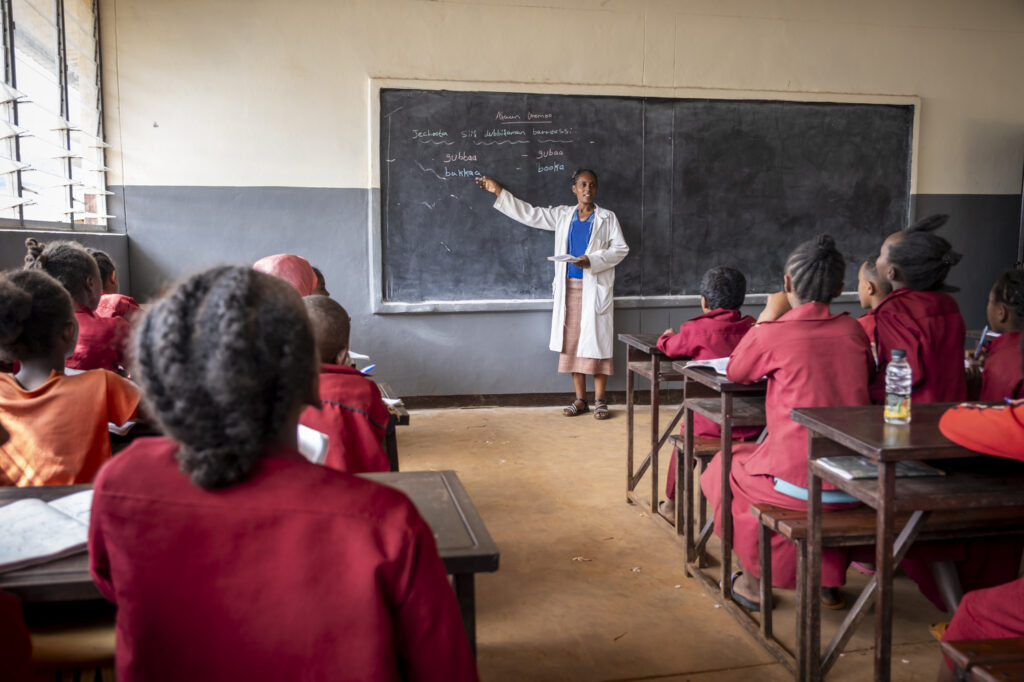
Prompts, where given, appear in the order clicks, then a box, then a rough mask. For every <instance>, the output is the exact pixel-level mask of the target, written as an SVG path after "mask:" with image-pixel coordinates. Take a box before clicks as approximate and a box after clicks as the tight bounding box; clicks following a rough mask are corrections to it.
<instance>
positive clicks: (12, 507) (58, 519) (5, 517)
mask: <svg viewBox="0 0 1024 682" xmlns="http://www.w3.org/2000/svg"><path fill="white" fill-rule="evenodd" d="M91 507H92V491H91V490H83V491H81V492H78V493H73V494H71V495H66V496H64V497H60V498H57V499H56V500H53V501H51V502H43V501H42V500H37V499H28V500H18V501H17V502H11V503H10V504H8V505H5V506H3V507H0V529H2V530H0V536H2V538H3V539H2V540H0V573H6V572H7V571H15V570H17V569H19V568H24V567H25V566H32V565H34V564H42V563H45V562H47V561H53V560H54V559H59V558H61V557H65V556H70V555H72V554H77V553H79V552H84V551H85V549H86V544H87V543H88V540H89V510H90V508H91Z"/></svg>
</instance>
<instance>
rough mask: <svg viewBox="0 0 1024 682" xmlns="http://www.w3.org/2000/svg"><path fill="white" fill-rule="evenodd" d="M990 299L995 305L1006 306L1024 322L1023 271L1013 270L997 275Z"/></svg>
mask: <svg viewBox="0 0 1024 682" xmlns="http://www.w3.org/2000/svg"><path fill="white" fill-rule="evenodd" d="M992 298H993V300H994V302H995V303H1004V304H1006V305H1007V306H1008V307H1009V308H1010V309H1011V310H1013V312H1014V313H1015V314H1016V315H1017V319H1018V320H1020V321H1024V270H1021V269H1019V268H1014V269H1012V270H1007V271H1006V272H1004V273H1003V274H1001V275H999V279H997V280H996V283H995V284H994V285H993V286H992Z"/></svg>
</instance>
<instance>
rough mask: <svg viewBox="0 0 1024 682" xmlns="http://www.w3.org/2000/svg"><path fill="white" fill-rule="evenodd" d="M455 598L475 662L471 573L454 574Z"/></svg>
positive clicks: (473, 589)
mask: <svg viewBox="0 0 1024 682" xmlns="http://www.w3.org/2000/svg"><path fill="white" fill-rule="evenodd" d="M452 578H454V580H455V598H456V599H457V600H458V602H459V613H461V614H462V626H463V627H464V628H466V638H467V639H469V647H470V649H472V651H473V659H474V660H476V585H475V583H474V582H473V574H472V573H456V574H455V575H453V576H452Z"/></svg>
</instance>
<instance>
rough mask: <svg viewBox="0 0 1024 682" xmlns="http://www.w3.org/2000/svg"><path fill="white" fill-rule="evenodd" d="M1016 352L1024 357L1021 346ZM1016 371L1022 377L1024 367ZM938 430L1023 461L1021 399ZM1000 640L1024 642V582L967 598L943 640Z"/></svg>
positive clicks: (954, 413) (965, 413) (968, 412)
mask: <svg viewBox="0 0 1024 682" xmlns="http://www.w3.org/2000/svg"><path fill="white" fill-rule="evenodd" d="M1018 343H1020V341H1018ZM1018 351H1020V352H1021V353H1022V355H1024V344H1021V345H1019V346H1018ZM1018 368H1019V369H1020V370H1021V371H1022V372H1024V366H1022V365H1018ZM939 429H940V430H941V431H942V433H943V434H944V435H945V436H946V437H947V438H949V439H950V440H951V441H954V442H956V443H959V444H960V445H963V446H964V447H966V448H970V449H971V450H975V451H977V452H984V453H986V454H989V455H995V456H997V457H1007V458H1010V459H1016V460H1020V461H1024V400H1017V401H1015V402H1012V403H1009V404H1006V403H1004V404H1002V405H998V406H995V407H985V406H981V405H969V404H964V405H958V406H957V407H954V408H952V409H950V410H947V411H946V413H945V414H944V415H942V419H941V420H940V421H939ZM1002 637H1024V578H1018V579H1016V580H1011V581H1009V582H1006V583H1004V584H1001V585H997V586H996V587H989V588H987V589H980V590H974V591H972V592H968V593H967V594H965V595H964V598H963V599H962V600H961V601H960V606H959V607H958V608H957V610H956V613H955V614H954V615H953V620H952V621H950V623H949V627H948V628H946V632H945V634H944V635H943V636H942V639H943V641H957V640H964V639H998V638H1002ZM939 679H940V680H953V679H954V677H953V674H952V670H951V667H949V666H946V665H944V666H942V668H941V669H940V673H939Z"/></svg>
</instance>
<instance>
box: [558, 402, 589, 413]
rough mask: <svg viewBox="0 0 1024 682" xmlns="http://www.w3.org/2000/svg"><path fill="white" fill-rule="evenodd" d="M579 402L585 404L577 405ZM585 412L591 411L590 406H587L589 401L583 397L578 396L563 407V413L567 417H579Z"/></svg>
mask: <svg viewBox="0 0 1024 682" xmlns="http://www.w3.org/2000/svg"><path fill="white" fill-rule="evenodd" d="M577 403H578V404H580V405H583V407H577V406H576V405H577ZM584 412H590V408H589V407H587V401H586V400H584V399H583V398H576V399H575V400H573V401H572V402H571V403H569V406H568V407H563V408H562V414H563V415H564V416H566V417H578V416H580V415H581V414H583V413H584Z"/></svg>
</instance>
